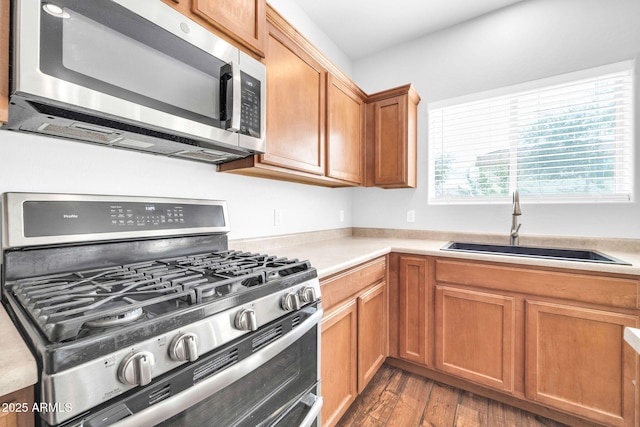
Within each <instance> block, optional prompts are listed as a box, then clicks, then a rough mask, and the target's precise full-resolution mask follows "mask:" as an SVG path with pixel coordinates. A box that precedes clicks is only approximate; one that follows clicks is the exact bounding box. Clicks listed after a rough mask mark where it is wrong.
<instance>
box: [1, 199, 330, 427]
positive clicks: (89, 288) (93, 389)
mask: <svg viewBox="0 0 640 427" xmlns="http://www.w3.org/2000/svg"><path fill="white" fill-rule="evenodd" d="M228 231H229V219H228V213H227V206H226V203H225V202H222V201H211V200H190V199H189V200H187V199H161V198H143V197H114V196H90V195H62V194H34V193H5V194H4V195H3V198H2V258H1V259H2V301H3V303H4V305H5V307H6V308H7V311H8V312H9V314H10V316H11V317H12V319H13V321H14V322H15V323H16V326H17V327H18V329H19V330H20V331H21V332H22V334H23V336H24V338H25V340H26V341H27V343H28V345H29V346H30V348H31V349H32V351H33V353H34V355H35V357H36V360H37V362H38V367H39V371H40V372H39V382H38V384H37V387H36V396H35V399H36V402H38V403H39V405H38V407H39V408H40V409H41V412H40V413H39V414H37V416H36V418H37V423H39V424H40V425H50V426H84V427H99V426H106V425H121V426H142V425H167V426H206V425H210V426H220V427H222V426H296V427H297V426H311V425H316V424H317V425H319V421H318V419H319V412H320V409H321V406H322V398H321V397H320V385H319V380H320V367H319V360H318V359H319V354H320V353H319V351H320V334H319V322H320V319H321V317H322V309H321V304H320V286H319V282H318V278H317V273H316V270H315V269H314V268H313V267H312V266H311V265H310V263H309V262H308V261H299V260H297V259H287V258H278V257H276V256H269V255H264V254H256V253H244V252H238V251H233V250H229V248H228V242H227V235H226V233H227V232H228Z"/></svg>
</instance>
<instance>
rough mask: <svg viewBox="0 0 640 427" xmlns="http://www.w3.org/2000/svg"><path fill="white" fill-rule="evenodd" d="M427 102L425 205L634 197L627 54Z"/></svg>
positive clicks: (630, 66)
mask: <svg viewBox="0 0 640 427" xmlns="http://www.w3.org/2000/svg"><path fill="white" fill-rule="evenodd" d="M428 108H429V201H430V203H455V202H463V203H474V202H480V203H488V202H500V201H505V200H511V193H512V192H513V191H514V190H515V189H516V188H517V189H518V190H519V192H520V195H521V197H522V198H529V199H531V200H538V201H541V202H545V201H563V202H564V201H586V202H592V201H622V200H625V201H627V200H631V198H632V183H633V111H632V110H633V63H632V62H631V61H628V62H623V63H617V64H612V65H609V66H605V67H598V68H595V69H590V70H585V71H582V72H579V73H571V74H567V75H563V76H557V77H554V78H552V79H544V80H539V81H535V82H529V83H527V84H524V85H518V86H513V87H509V88H504V89H501V90H499V91H491V92H490V93H482V94H477V95H473V96H472V97H471V99H470V98H469V97H467V98H465V99H456V100H449V101H445V102H439V103H435V104H430V105H429V107H428Z"/></svg>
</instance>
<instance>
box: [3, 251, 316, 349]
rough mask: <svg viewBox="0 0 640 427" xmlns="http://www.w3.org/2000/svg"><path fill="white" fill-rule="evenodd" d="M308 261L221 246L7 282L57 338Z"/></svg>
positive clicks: (207, 297)
mask: <svg viewBox="0 0 640 427" xmlns="http://www.w3.org/2000/svg"><path fill="white" fill-rule="evenodd" d="M310 268H311V266H310V264H309V263H308V262H307V261H304V262H299V261H298V260H297V259H293V260H289V259H287V258H277V257H273V256H267V255H261V254H254V253H247V252H237V251H221V252H213V253H207V254H198V255H190V256H183V257H178V258H172V259H162V260H155V261H146V262H140V263H135V264H127V265H121V266H114V267H110V268H104V269H99V270H89V271H83V272H74V273H65V274H56V275H50V276H41V277H36V278H29V279H21V280H17V281H14V282H11V283H9V282H8V283H7V286H8V287H10V289H11V291H12V292H13V293H14V295H15V296H16V297H17V299H18V300H19V301H20V303H21V304H22V306H23V307H24V308H25V309H26V311H27V313H28V314H29V316H31V318H32V319H33V320H34V322H35V323H36V324H37V325H38V327H39V329H40V331H41V332H42V333H43V334H44V335H45V336H46V337H47V338H48V339H49V341H51V342H62V341H67V340H72V339H76V338H81V337H84V336H87V335H92V334H94V333H102V332H104V331H106V330H109V329H110V328H117V327H121V326H125V325H129V324H132V323H135V322H138V321H141V320H145V319H151V318H153V317H156V316H160V315H164V314H167V313H173V312H178V311H180V310H181V309H184V308H187V307H191V306H194V305H197V304H203V303H207V302H209V301H213V300H216V299H220V298H226V297H230V296H236V295H238V294H240V293H245V292H250V290H251V289H252V288H254V287H256V286H260V285H262V284H265V283H267V282H269V281H270V280H274V279H277V278H282V277H286V276H288V275H291V274H294V273H297V272H300V271H305V270H308V269H310Z"/></svg>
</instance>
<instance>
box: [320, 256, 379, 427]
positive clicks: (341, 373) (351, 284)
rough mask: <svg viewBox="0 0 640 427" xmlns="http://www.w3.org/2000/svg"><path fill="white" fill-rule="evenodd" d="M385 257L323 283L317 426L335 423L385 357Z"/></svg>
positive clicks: (325, 426)
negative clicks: (320, 403)
mask: <svg viewBox="0 0 640 427" xmlns="http://www.w3.org/2000/svg"><path fill="white" fill-rule="evenodd" d="M385 278H386V260H385V258H379V259H376V260H374V261H372V262H369V263H366V264H363V265H361V266H358V267H355V268H353V269H350V270H347V271H346V272H343V273H340V274H338V275H336V276H333V277H331V278H329V279H327V280H326V281H324V282H323V284H322V301H323V305H325V313H326V314H325V317H324V319H323V321H322V325H321V328H322V355H321V357H322V359H321V378H322V385H321V387H322V396H323V398H324V405H323V407H322V425H323V426H324V427H327V426H334V425H335V424H336V423H337V422H338V421H339V420H340V417H342V415H343V414H344V413H345V412H346V411H347V409H348V408H349V405H351V403H353V401H354V400H355V398H356V397H357V396H358V393H360V392H361V391H362V390H364V388H365V387H366V385H367V384H368V383H369V381H370V380H371V378H373V376H374V375H375V374H376V372H377V371H378V369H379V368H380V366H382V364H383V363H384V361H385V359H386V357H387V354H388V353H387V319H388V315H387V292H386V288H387V283H386V281H385Z"/></svg>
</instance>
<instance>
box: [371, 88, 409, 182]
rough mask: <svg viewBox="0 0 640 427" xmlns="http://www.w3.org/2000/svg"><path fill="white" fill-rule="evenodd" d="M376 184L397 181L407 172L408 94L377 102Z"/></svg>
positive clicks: (375, 121)
mask: <svg viewBox="0 0 640 427" xmlns="http://www.w3.org/2000/svg"><path fill="white" fill-rule="evenodd" d="M373 116H374V119H373V120H374V123H375V127H374V135H375V136H374V144H375V145H374V159H375V167H374V185H376V186H388V185H397V184H400V183H402V182H403V181H404V179H405V177H406V174H407V155H406V141H407V126H406V117H407V96H406V95H400V96H396V97H393V98H389V99H385V100H382V101H378V102H376V103H375V104H373Z"/></svg>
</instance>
